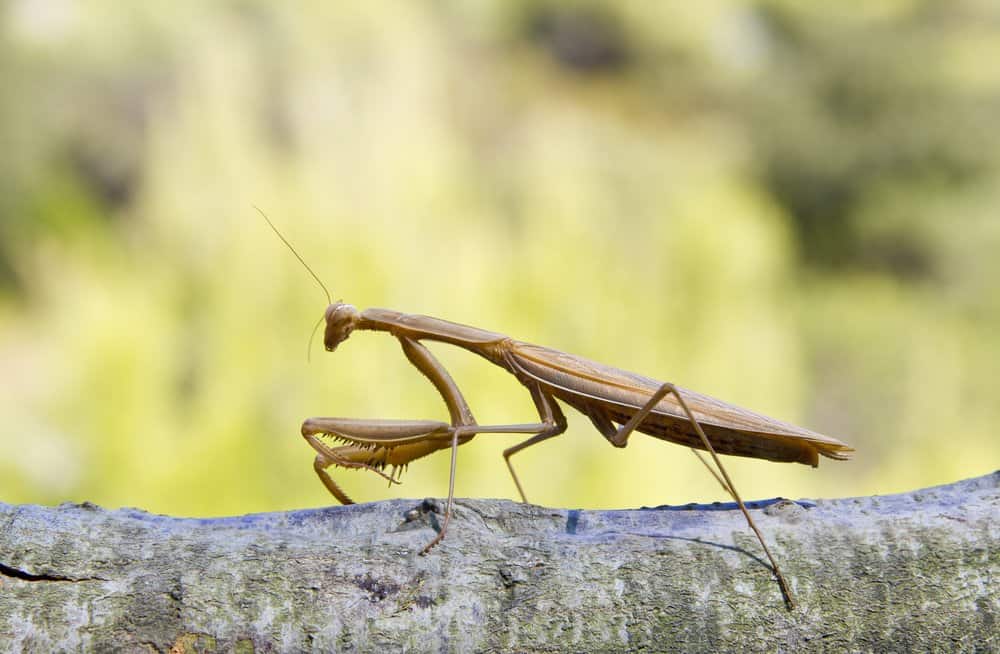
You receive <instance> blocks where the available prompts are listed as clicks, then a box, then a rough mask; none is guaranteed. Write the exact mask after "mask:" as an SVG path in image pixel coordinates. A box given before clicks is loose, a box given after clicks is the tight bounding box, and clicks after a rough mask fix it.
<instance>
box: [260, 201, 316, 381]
mask: <svg viewBox="0 0 1000 654" xmlns="http://www.w3.org/2000/svg"><path fill="white" fill-rule="evenodd" d="M253 208H254V209H256V210H257V213H259V214H260V215H261V216H262V217H263V218H264V220H266V221H267V225H268V227H270V228H271V230H272V231H273V232H274V233H275V234H277V235H278V238H280V239H281V242H282V243H284V244H285V245H286V246H287V247H288V249H289V250H291V252H292V254H294V255H295V258H296V259H298V260H299V263H301V264H302V265H303V267H305V269H306V270H307V271H309V274H310V275H312V277H313V279H315V280H316V283H317V284H319V287H320V288H321V289H323V292H324V293H326V303H327V304H333V297H331V296H330V291H329V290H328V289H327V288H326V284H324V283H323V280H322V279H320V278H319V275H317V274H316V273H315V272H313V269H312V268H310V267H309V264H308V263H306V262H305V259H303V258H302V256H301V255H299V253H298V251H296V249H295V248H294V247H292V244H291V243H289V242H288V239H287V238H285V236H284V235H283V234H282V233H281V232H279V231H278V228H277V227H275V226H274V223H272V222H271V219H270V218H268V217H267V214H266V213H264V211H263V210H262V209H261V208H260V207H258V206H257V205H256V204H255V205H253ZM323 320H324V317H320V319H319V320H317V321H316V326H315V327H313V330H312V333H311V334H310V335H309V344H308V345H307V346H306V361H310V360H311V359H310V353H311V352H312V343H313V339H314V338H315V337H316V330H317V329H319V326H320V324H321V323H322V322H323Z"/></svg>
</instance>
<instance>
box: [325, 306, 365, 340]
mask: <svg viewBox="0 0 1000 654" xmlns="http://www.w3.org/2000/svg"><path fill="white" fill-rule="evenodd" d="M360 318H361V314H360V313H358V310H357V309H356V308H354V306H352V305H350V304H345V303H343V302H340V301H337V302H334V303H333V304H331V305H330V306H328V307H327V308H326V314H324V316H323V319H324V320H326V331H325V332H324V333H323V345H324V346H325V347H326V351H327V352H333V351H334V350H336V349H337V346H338V345H340V344H341V343H343V342H344V341H346V340H347V337H348V336H350V335H351V332H352V331H354V329H355V327H357V325H358V320H360Z"/></svg>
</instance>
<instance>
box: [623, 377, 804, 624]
mask: <svg viewBox="0 0 1000 654" xmlns="http://www.w3.org/2000/svg"><path fill="white" fill-rule="evenodd" d="M669 393H673V394H674V397H676V398H677V402H678V403H679V404H680V405H681V409H683V410H684V415H685V416H686V417H687V419H688V421H689V422H690V423H691V426H692V427H694V430H695V432H697V434H698V438H700V439H701V442H702V444H703V445H704V446H705V449H706V450H708V453H709V454H710V455H711V456H712V460H713V461H714V462H715V466H716V468H718V470H719V473H721V476H720V474H716V472H715V470H712V468H711V467H710V466H709V465H708V462H707V461H705V459H704V458H702V456H701V455H700V454H698V452H696V451H695V450H691V451H692V452H694V453H695V454H696V455H697V456H698V459H699V460H700V461H701V462H702V463H704V464H705V467H706V468H708V469H709V471H710V472H711V473H712V474H713V475H714V476H715V478H716V479H717V480H718V481H719V483H720V484H722V487H723V488H724V489H725V490H726V492H728V493H729V495H730V496H731V497H732V498H733V499H734V500H735V501H736V504H737V505H738V506H739V507H740V511H742V512H743V517H744V518H746V521H747V524H748V525H749V526H750V529H751V530H752V531H753V533H754V535H756V536H757V540H758V541H760V546H761V547H762V548H763V549H764V554H766V555H767V559H768V560H769V561H770V562H771V568H772V569H773V570H774V576H775V577H777V579H778V586H779V587H780V588H781V592H782V594H783V595H784V596H785V600H786V602H787V603H788V607H789V608H790V609H792V608H795V600H794V599H793V598H792V591H791V589H790V588H789V586H788V582H786V581H785V577H784V575H782V574H781V568H779V567H778V563H777V561H775V560H774V557H773V556H771V551H770V550H769V549H768V548H767V543H766V542H764V536H763V535H762V534H761V533H760V529H758V528H757V525H756V524H755V523H754V521H753V518H751V517H750V512H749V511H747V507H746V505H744V504H743V500H742V499H740V496H739V493H737V492H736V487H735V486H734V485H733V480H732V479H730V478H729V473H727V472H726V468H725V467H724V466H723V465H722V461H720V460H719V455H718V454H717V453H716V452H715V448H714V447H712V443H711V442H710V441H709V440H708V437H707V436H706V435H705V430H704V429H702V427H701V424H699V423H698V420H697V419H696V418H695V417H694V414H693V413H692V412H691V409H690V408H688V405H687V402H685V401H684V397H683V396H682V395H681V394H680V393H679V392H678V391H677V387H676V386H674V385H673V384H670V383H666V384H663V385H662V386H660V388H658V389H657V391H656V392H655V393H653V395H652V396H651V397H650V398H649V400H648V401H647V402H646V404H644V405H643V407H642V408H641V409H639V410H638V411H636V413H635V414H634V415H633V416H632V417H631V418H630V419H629V421H628V422H627V423H625V424H624V425H622V427H621V429H619V430H618V432H617V433H616V434H615V435H614V437H613V438H612V439H611V443H612V444H613V445H615V446H617V447H624V446H625V444H626V443H627V442H628V437H629V435H630V434H631V433H632V432H633V431H634V430H635V428H636V427H638V426H639V425H640V424H641V423H642V421H643V420H645V419H646V417H647V416H648V415H649V414H650V413H651V412H652V410H653V408H654V407H655V406H656V405H657V404H659V403H660V400H662V399H663V398H664V397H666V396H667V395H668V394H669Z"/></svg>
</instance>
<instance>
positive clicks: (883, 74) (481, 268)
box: [0, 0, 1000, 515]
mask: <svg viewBox="0 0 1000 654" xmlns="http://www.w3.org/2000/svg"><path fill="white" fill-rule="evenodd" d="M998 25H1000V10H998V9H997V8H996V7H994V5H993V4H992V3H985V2H977V1H974V0H960V1H957V2H953V1H945V0H937V1H916V0H883V1H880V2H874V3H865V4H864V5H857V4H856V3H849V4H838V3H832V4H831V3H797V2H791V1H783V0H761V1H759V2H737V1H735V0H715V1H713V2H705V3H653V4H650V3H617V2H558V1H545V2H527V1H522V2H508V3H501V2H497V3H480V2H469V1H457V0H456V1H453V2H434V3H432V2H426V3H392V4H389V3H319V2H317V3H295V4H294V5H290V4H289V5H283V4H279V3H268V2H262V1H249V0H244V1H236V0H232V1H228V2H216V3H171V4H158V3H135V4H122V3H112V2H106V1H105V2H101V1H95V2H90V3H86V4H78V3H64V2H58V1H55V0H32V1H30V2H29V1H27V0H20V1H11V2H8V3H5V4H3V5H0V79H2V80H3V88H4V91H3V94H2V95H0V144H2V146H3V157H2V158H0V239H2V240H0V379H2V380H3V382H2V383H3V393H2V396H0V415H2V417H3V423H2V427H0V452H2V455H0V500H3V501H7V502H43V503H54V502H59V501H63V500H84V499H87V500H91V501H95V502H98V503H102V504H107V505H112V506H114V505H122V504H126V505H137V506H142V507H144V508H147V509H150V510H153V511H160V512H169V513H181V514H199V515H208V514H221V513H236V512H247V511H263V510H273V509H287V508H293V507H302V506H307V505H321V504H326V503H329V502H330V501H332V500H331V498H329V497H328V496H327V495H326V493H325V491H324V489H323V488H322V487H321V486H320V485H319V483H318V482H317V480H316V479H315V476H314V474H313V472H312V470H311V460H312V454H311V450H309V448H308V447H307V446H306V444H305V443H304V442H302V440H301V438H300V437H299V436H298V424H299V422H300V421H301V420H302V419H303V418H304V417H306V416H309V415H343V416H353V417H366V416H367V417H406V418H443V417H445V416H446V412H445V411H444V408H443V406H442V405H441V402H440V399H439V398H437V397H436V396H435V394H434V391H433V389H432V388H431V387H430V386H429V385H428V384H427V383H426V380H424V379H423V378H422V377H421V376H420V375H419V374H418V373H417V372H416V371H415V370H413V369H412V368H410V367H409V366H408V365H407V363H406V361H405V359H404V358H403V356H402V354H401V352H400V351H399V348H398V345H396V344H395V343H394V342H393V340H392V339H391V338H389V337H387V336H384V335H375V334H365V333H361V334H357V335H355V336H354V337H353V338H352V339H351V341H349V342H348V343H346V344H344V346H342V348H341V349H340V350H338V352H337V353H335V354H334V355H327V354H326V353H323V352H322V351H321V349H320V348H316V349H315V350H314V352H313V360H312V361H311V362H307V361H306V356H305V352H306V339H307V338H308V334H309V330H310V328H311V326H312V324H313V322H314V321H315V320H316V319H317V318H318V317H319V316H320V315H321V312H322V311H323V309H324V308H325V303H326V301H325V299H324V298H323V296H322V293H321V292H320V291H319V290H318V288H317V287H316V285H315V284H314V283H313V282H312V280H311V279H310V278H309V277H308V275H307V274H306V273H305V271H304V270H302V268H301V267H300V266H299V265H298V264H297V263H296V262H295V261H294V259H293V258H292V257H291V256H290V255H289V254H288V252H286V251H285V250H284V248H283V246H282V245H281V244H280V242H278V240H277V239H275V238H274V236H273V234H271V233H270V231H269V230H268V229H267V227H266V225H265V224H264V223H263V222H262V221H261V220H260V218H259V216H257V215H256V213H255V212H254V210H253V208H252V205H253V204H256V205H259V206H261V207H263V208H264V209H265V210H266V211H268V212H269V213H270V215H271V216H272V218H273V219H274V220H275V221H276V222H277V223H278V224H279V225H280V226H281V227H282V229H283V230H284V232H285V234H286V236H287V237H288V238H289V239H290V240H291V241H292V242H294V243H296V244H297V246H298V248H299V249H300V251H301V253H302V254H303V256H304V257H305V258H306V259H307V260H308V261H309V262H311V265H312V266H313V267H314V268H315V269H316V271H317V272H318V273H319V275H320V276H321V277H322V278H323V279H324V280H326V282H327V284H328V285H330V286H331V289H332V292H333V293H334V295H335V296H336V297H335V298H334V299H336V298H337V297H342V298H344V299H345V300H347V301H349V302H352V303H355V304H357V305H358V306H360V307H367V306H384V307H390V308H395V309H399V310H404V311H409V312H413V313H427V314H431V315H436V316H439V317H443V318H447V319H450V320H454V321H458V322H465V323H469V324H473V325H477V326H481V327H485V328H488V329H493V330H499V331H503V332H506V333H509V334H511V335H513V336H515V337H518V338H521V339H524V340H528V341H533V342H537V343H541V344H545V345H550V346H553V347H557V348H560V349H564V350H567V351H569V352H573V353H576V354H581V355H584V356H589V357H591V358H594V359H597V360H599V361H602V362H607V363H612V364H614V365H617V366H619V367H623V368H626V369H631V370H635V371H637V372H641V373H644V374H647V375H650V376H654V377H658V378H661V379H668V380H671V381H676V382H678V383H680V384H682V385H684V386H688V387H690V388H694V389H697V390H699V391H702V392H706V393H710V394H712V395H716V396H718V397H720V398H723V399H726V400H729V401H732V402H734V403H737V404H741V405H744V406H749V407H752V408H754V409H756V410H759V411H762V412H764V413H768V414H771V415H775V416H778V417H781V418H784V419H787V420H790V421H792V422H797V423H800V424H803V425H806V426H809V427H811V428H814V429H816V430H818V431H822V432H824V433H829V434H831V435H834V436H837V437H840V438H842V439H843V440H846V441H848V442H850V443H851V444H853V445H854V446H855V447H856V448H857V449H858V453H857V456H856V459H855V460H854V461H852V462H850V463H834V462H829V461H827V462H824V463H823V464H822V465H821V466H820V468H819V469H818V470H811V469H808V468H806V467H804V466H791V465H783V466H782V465H777V464H769V463H764V462H757V461H746V460H738V459H729V463H730V466H731V468H730V469H731V472H732V473H733V475H734V478H735V479H736V481H737V483H738V485H739V487H740V488H741V489H742V491H743V493H744V495H745V496H747V497H765V496H774V495H784V496H823V495H826V496H835V495H851V494H868V493H876V492H891V491H897V490H904V489H907V488H911V487H917V486H921V485H926V484H933V483H944V482H947V481H951V480H954V479H956V478H959V477H965V476H972V475H976V474H982V473H985V472H988V471H990V470H991V469H992V468H995V467H996V465H997V460H998V456H997V455H998V453H1000V444H998V443H1000V440H998V439H997V437H996V433H997V431H996V425H997V424H998V422H1000V402H998V401H997V399H996V395H995V393H994V392H993V389H992V380H993V378H994V376H995V374H996V370H997V369H998V368H1000V339H998V338H997V334H998V333H1000V300H998V293H997V286H998V284H997V281H998V280H1000V263H998V257H997V256H996V253H997V252H1000V220H998V217H997V215H996V211H997V209H996V207H998V206H1000V197H997V196H998V194H1000V193H998V190H997V189H1000V184H998V182H1000V175H998V162H1000V154H998V153H1000V147H998V145H1000V144H998V143H997V141H998V140H1000V131H998V130H996V127H995V126H996V116H997V115H998V109H1000V64H998V63H996V62H1000V57H998V56H997V55H998V54H1000V53H998V52H997V51H998V49H1000V45H998V44H1000V39H998V36H1000V28H998ZM433 349H434V351H435V353H437V354H439V355H440V356H441V358H442V360H443V361H444V362H445V363H446V365H448V366H449V368H450V369H451V370H452V371H453V372H454V375H455V377H456V379H457V380H458V381H459V383H460V384H461V385H462V386H463V388H464V389H466V391H467V396H468V398H469V400H470V403H471V404H472V406H473V408H474V410H475V411H476V413H477V418H478V419H479V420H480V422H482V423H499V422H521V421H527V420H530V419H531V416H532V407H531V404H530V401H529V399H528V397H527V393H525V392H524V391H523V390H522V389H521V388H520V387H519V386H517V385H516V383H515V382H514V381H513V380H512V379H511V378H509V377H508V376H507V375H505V374H504V373H503V372H502V371H499V370H495V369H491V368H490V367H489V366H487V365H486V364H484V363H483V362H482V361H481V360H479V359H477V358H475V357H473V356H471V355H467V354H465V353H461V352H453V351H449V349H448V348H445V347H436V348H433ZM569 418H570V430H569V433H568V434H567V435H565V436H563V437H561V438H559V439H556V440H554V441H552V442H549V443H546V444H544V445H540V446H538V447H537V448H533V449H529V450H528V451H526V452H525V453H523V454H520V455H518V457H516V458H515V461H516V463H517V464H518V466H519V470H520V473H521V475H522V479H523V480H524V482H525V484H526V486H527V489H528V491H529V496H530V498H531V499H532V500H533V501H535V502H539V503H546V504H552V505H559V506H568V505H573V506H589V507H599V506H600V507H608V506H635V505H640V504H660V503H667V502H669V503H680V502H687V501H696V500H709V499H716V498H719V499H722V494H721V492H720V490H719V489H718V487H717V486H716V485H715V482H714V481H713V480H712V479H711V478H710V477H708V475H707V474H705V472H704V470H703V469H701V467H700V465H699V464H698V463H697V462H696V461H695V460H694V458H693V457H691V455H690V454H688V453H686V452H684V451H683V449H681V448H677V447H671V446H669V445H666V444H663V443H660V442H657V441H654V440H652V439H648V438H645V437H642V436H638V437H635V438H633V440H632V442H631V443H630V446H629V447H628V448H627V449H625V450H616V449H614V448H611V447H609V446H608V444H607V443H606V442H604V440H603V439H602V438H601V437H600V436H599V435H598V434H597V433H596V432H594V431H593V430H592V428H591V427H590V425H589V423H588V421H587V420H586V419H585V418H582V417H580V416H578V415H576V414H571V415H570V416H569ZM514 438H516V437H514ZM513 442H515V441H514V440H513V438H511V437H500V436H480V437H479V438H478V439H476V440H475V441H473V443H471V444H469V445H466V446H464V447H463V448H462V450H461V451H460V454H459V479H458V489H459V493H460V494H463V495H480V496H502V497H513V496H514V493H515V489H514V487H513V484H512V483H511V482H510V480H509V478H508V476H507V473H506V470H505V468H504V466H503V463H502V459H501V457H500V452H501V450H502V449H503V448H504V447H506V446H509V445H511V444H513ZM447 458H448V457H447V456H445V455H438V456H436V457H433V458H430V459H427V460H425V461H420V462H418V463H416V464H414V465H413V466H412V467H411V468H410V470H409V471H408V472H407V473H405V474H404V476H403V481H404V484H405V485H404V486H403V487H402V488H401V489H393V490H391V491H387V490H386V489H385V488H384V484H383V482H382V481H381V480H379V479H377V478H375V477H374V476H372V475H366V474H359V473H352V472H341V473H339V475H338V478H339V479H341V480H343V482H344V485H345V487H346V488H347V489H348V491H349V492H350V493H351V494H352V495H354V496H356V497H357V498H358V499H378V498H382V497H387V496H390V495H394V494H396V495H398V494H405V495H408V496H412V497H422V496H430V495H436V496H440V495H441V494H443V493H444V492H445V489H446V488H447Z"/></svg>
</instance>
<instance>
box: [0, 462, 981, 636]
mask: <svg viewBox="0 0 1000 654" xmlns="http://www.w3.org/2000/svg"><path fill="white" fill-rule="evenodd" d="M418 504H420V503H419V502H415V501H406V500H394V501H387V502H378V503H372V504H363V505H355V506H348V507H331V508H327V509H319V510H308V511H293V512H290V513H272V514H259V515H248V516H242V517H234V518H222V519H211V520H195V519H182V518H172V517H166V516H160V515H151V514H149V513H145V512H143V511H139V510H136V509H121V510H117V511H107V510H104V509H101V508H99V507H97V506H94V505H91V504H83V505H76V504H72V505H71V504H65V505H62V506H59V507H55V508H46V507H39V506H10V505H5V504H0V581H2V585H0V648H2V649H4V650H13V651H67V650H68V651H79V650H86V651H108V650H119V651H121V650H124V651H147V650H148V651H161V652H163V651H168V650H170V651H248V652H249V651H303V650H305V651H310V650H319V651H356V650H361V651H378V652H383V651H384V652H397V651H412V652H425V651H434V652H440V651H449V652H482V651H504V652H506V651H520V652H525V651H528V652H541V651H545V652H549V651H574V652H600V651H609V652H618V651H637V650H642V651H677V650H681V651H688V652H697V651H719V650H738V651H766V652H774V651H796V652H798V651H844V650H849V651H880V652H881V651H927V650H936V651H998V650H1000V636H998V632H1000V622H998V617H1000V547H998V544H1000V471H998V472H996V473H993V474H992V475H988V476H985V477H980V478H978V479H971V480H967V481H962V482H959V483H956V484H952V485H949V486H941V487H937V488H929V489H925V490H919V491H915V492H912V493H907V494H903V495H893V496H884V497H865V498H854V499H841V500H818V501H800V502H796V503H792V502H785V501H771V502H761V503H757V506H756V508H755V509H754V510H753V511H752V512H753V514H754V516H755V518H756V520H757V521H758V524H759V526H760V528H761V529H762V530H763V532H764V533H765V535H766V537H767V538H768V540H769V542H770V545H771V547H772V550H773V552H774V554H775V557H776V558H777V559H778V560H779V561H780V564H781V566H782V568H783V570H784V573H785V575H786V576H787V577H788V580H789V582H790V583H791V585H792V587H793V589H794V593H795V598H796V601H797V603H798V607H797V608H796V609H795V610H793V611H789V610H788V609H787V608H786V607H785V604H784V602H783V601H782V597H781V595H780V592H779V589H778V586H777V584H776V583H775V581H774V578H773V576H772V574H771V571H770V569H769V568H768V566H767V565H766V564H765V563H764V560H763V555H762V552H761V549H760V546H759V545H758V544H757V542H756V541H755V539H754V537H753V536H752V535H751V534H750V533H749V531H748V530H747V528H746V525H745V523H744V521H743V517H742V516H741V515H740V513H739V512H738V511H737V510H734V508H733V507H732V506H731V505H710V506H702V505H699V506H695V507H659V508H655V509H642V510H630V511H576V510H563V509H547V508H543V507H538V506H531V505H523V504H517V503H513V502H508V501H499V500H459V501H458V502H457V508H456V514H455V519H454V520H453V521H452V523H451V527H450V531H449V534H448V537H447V538H445V540H444V541H443V542H442V543H441V544H440V545H439V546H438V547H437V548H435V549H434V550H432V552H431V553H430V554H429V555H428V556H418V555H417V552H418V550H419V549H420V548H421V546H423V545H424V544H425V543H426V542H427V541H428V540H429V539H430V538H431V537H432V535H433V533H434V532H433V527H434V524H435V517H434V514H427V515H425V516H424V517H421V518H419V519H417V520H411V521H409V522H407V521H406V520H405V519H404V516H405V514H406V513H407V511H408V510H410V509H413V508H414V507H415V506H417V505H418Z"/></svg>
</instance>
